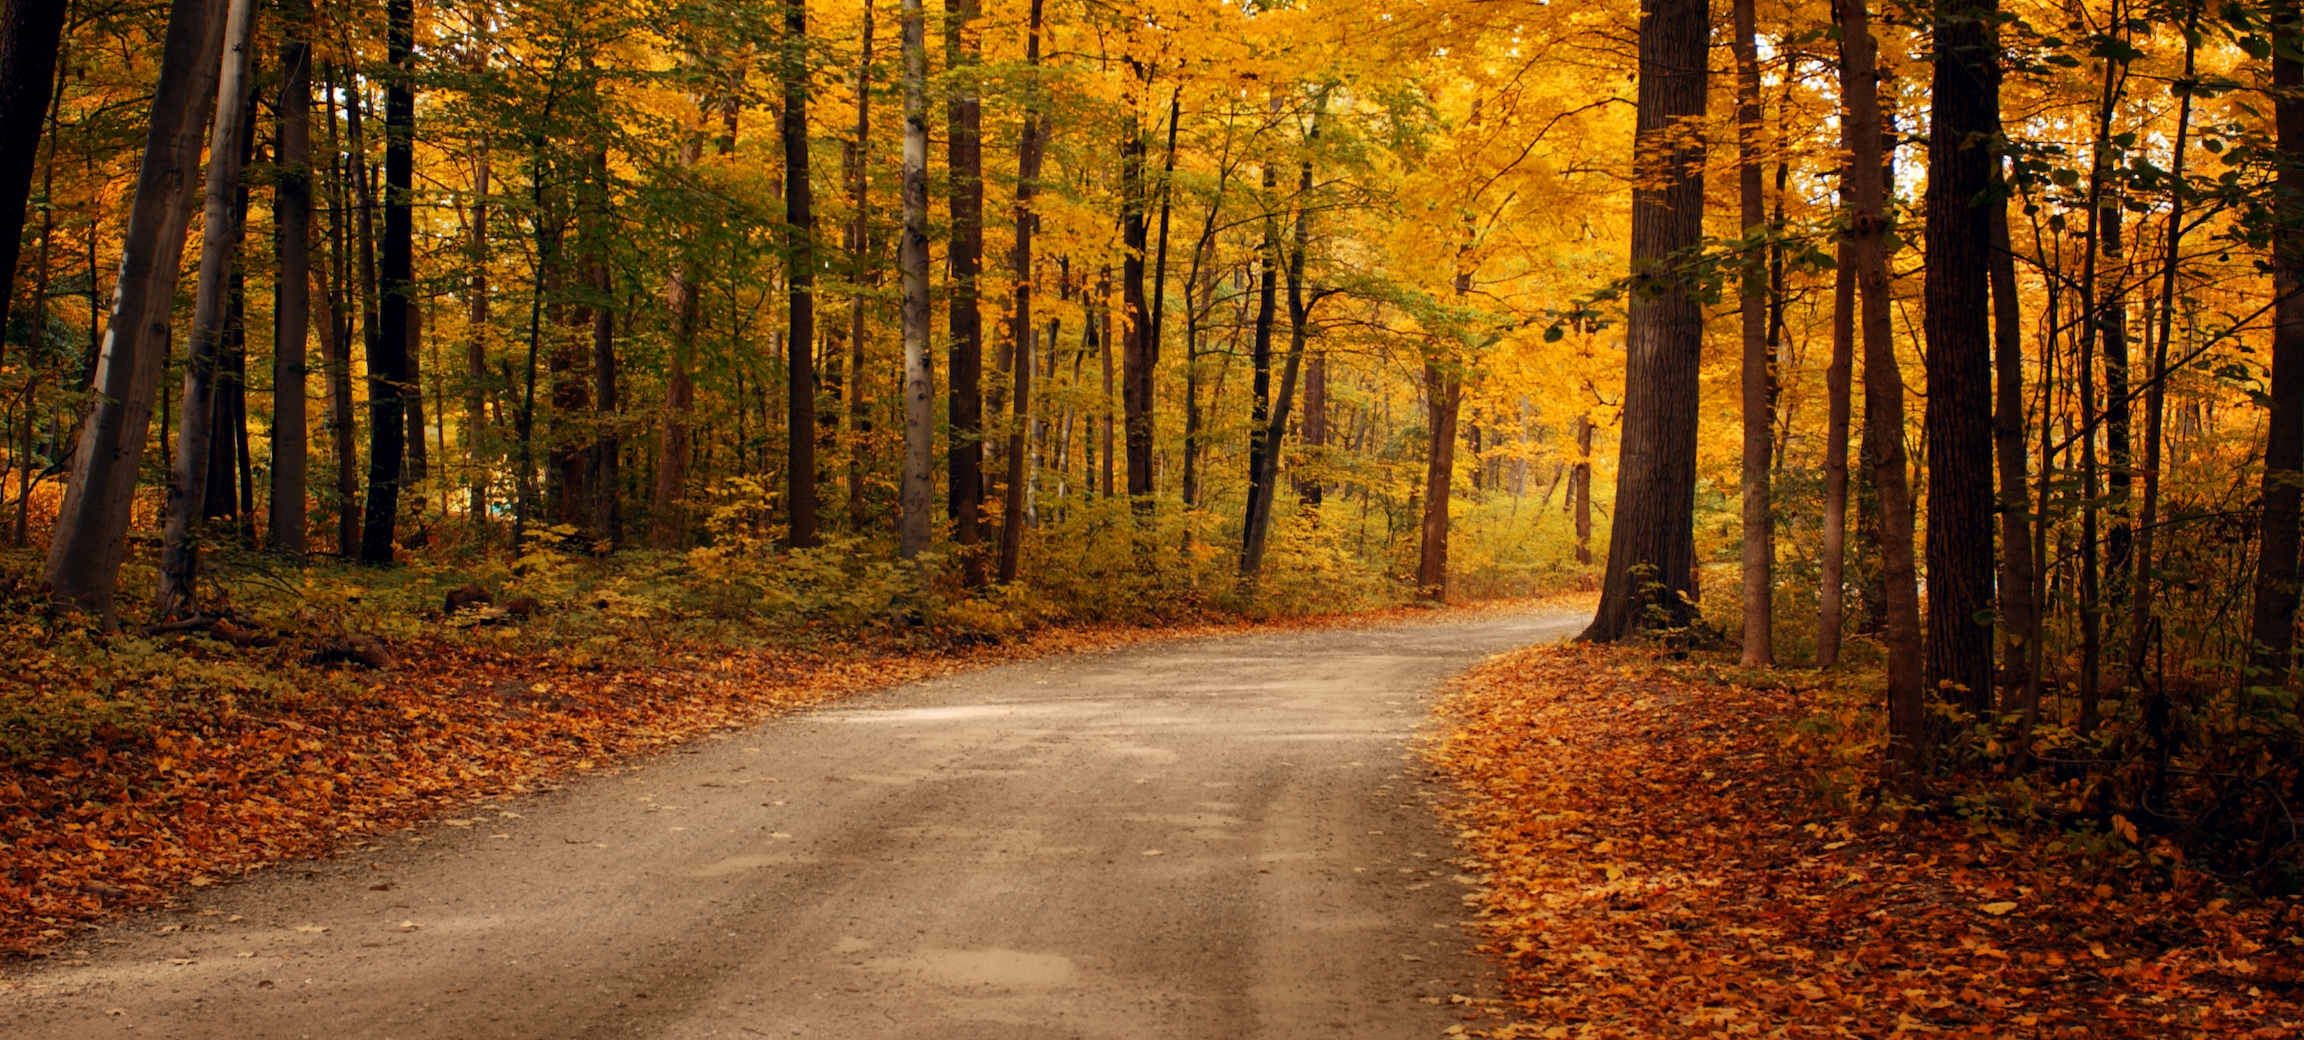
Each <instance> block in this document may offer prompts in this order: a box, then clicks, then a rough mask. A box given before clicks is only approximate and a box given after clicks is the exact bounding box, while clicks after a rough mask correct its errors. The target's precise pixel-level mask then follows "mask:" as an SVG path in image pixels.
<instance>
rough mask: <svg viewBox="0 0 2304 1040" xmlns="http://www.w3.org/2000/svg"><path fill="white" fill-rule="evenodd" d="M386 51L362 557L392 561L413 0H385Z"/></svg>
mask: <svg viewBox="0 0 2304 1040" xmlns="http://www.w3.org/2000/svg"><path fill="white" fill-rule="evenodd" d="M385 15H386V20H387V23H388V25H387V29H386V31H385V41H386V53H387V56H388V58H389V60H390V62H391V66H392V67H391V72H390V76H391V78H390V79H389V80H387V81H386V83H385V85H384V242H383V254H384V255H383V264H382V270H381V271H380V272H379V275H380V280H379V281H378V283H377V286H376V295H377V312H378V314H379V316H380V321H379V328H378V335H377V337H376V349H375V353H373V354H371V355H370V356H369V358H368V401H369V420H368V501H367V502H366V506H367V522H366V524H364V525H363V526H362V528H361V532H360V562H362V563H366V564H371V565H378V564H388V563H391V562H392V556H393V543H394V541H395V537H394V535H395V532H396V531H397V528H398V523H399V519H400V483H401V472H400V470H401V453H402V451H403V450H404V449H405V448H406V443H405V437H404V433H405V431H406V424H405V422H404V417H405V414H406V410H407V404H406V397H407V394H408V391H409V389H410V388H409V385H408V383H409V373H408V358H409V350H408V345H409V335H408V301H409V299H410V277H411V275H412V273H413V270H412V268H413V261H414V257H415V254H414V252H413V249H414V238H413V231H414V228H415V225H414V222H413V220H412V216H413V212H414V211H413V208H412V205H411V203H412V202H413V200H412V199H411V198H410V197H409V195H410V190H411V188H412V187H413V182H414V174H415V156H416V152H415V144H416V141H415V138H416V80H415V71H416V70H415V67H414V54H415V42H416V8H415V3H414V0H387V2H386V4H385Z"/></svg>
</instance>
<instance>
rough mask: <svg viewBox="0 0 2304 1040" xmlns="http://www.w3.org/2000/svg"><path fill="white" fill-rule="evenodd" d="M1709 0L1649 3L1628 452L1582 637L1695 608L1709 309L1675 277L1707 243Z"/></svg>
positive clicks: (1644, 3)
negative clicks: (1699, 380)
mask: <svg viewBox="0 0 2304 1040" xmlns="http://www.w3.org/2000/svg"><path fill="white" fill-rule="evenodd" d="M1710 30H1711V13H1710V11H1709V9H1708V8H1707V6H1706V0H1641V5H1640V44H1639V51H1640V57H1639V77H1640V85H1639V99H1638V112H1637V115H1636V116H1635V122H1636V125H1637V138H1636V140H1635V143H1634V146H1633V148H1634V158H1633V162H1634V165H1635V168H1636V169H1637V170H1638V176H1637V179H1636V181H1635V185H1634V187H1633V189H1632V279H1633V283H1634V288H1633V295H1632V301H1631V303H1630V305H1629V306H1628V307H1627V308H1626V311H1627V313H1626V318H1625V341H1624V344H1625V360H1624V420H1623V430H1624V435H1623V443H1622V447H1621V448H1620V461H1619V462H1618V465H1617V471H1616V514H1615V516H1614V517H1613V518H1612V521H1611V523H1610V525H1609V534H1608V569H1607V573H1606V576H1605V577H1604V578H1603V579H1602V581H1601V585H1600V607H1599V610H1598V612H1597V613H1596V614H1594V616H1593V618H1592V624H1591V625H1590V626H1588V627H1586V628H1585V630H1584V633H1583V635H1581V636H1579V637H1578V638H1580V639H1587V640H1594V641H1599V642H1612V641H1615V640H1618V639H1623V638H1625V637H1627V636H1630V635H1632V634H1634V633H1636V632H1638V631H1639V630H1640V629H1642V628H1644V627H1646V626H1647V625H1648V624H1649V623H1650V618H1649V615H1650V613H1651V612H1652V611H1658V612H1661V614H1662V616H1663V617H1665V618H1667V619H1670V620H1671V621H1672V622H1673V623H1678V622H1679V621H1680V620H1682V619H1685V618H1686V617H1687V616H1688V614H1689V613H1690V611H1691V609H1692V605H1691V603H1690V602H1689V600H1688V599H1687V597H1688V596H1690V595H1691V594H1692V593H1693V592H1694V582H1693V578H1694V570H1695V566H1696V542H1695V529H1694V511H1695V497H1696V369H1697V362H1698V359H1699V354H1700V353H1701V348H1702V339H1703V331H1704V322H1703V310H1702V307H1701V306H1700V305H1699V304H1698V303H1697V301H1696V298H1695V296H1694V295H1693V294H1692V289H1693V286H1692V285H1691V284H1690V282H1689V280H1688V279H1687V278H1686V277H1685V276H1684V275H1683V274H1682V273H1681V272H1680V271H1679V270H1677V269H1676V267H1675V264H1676V262H1677V258H1678V255H1679V254H1681V253H1682V252H1683V251H1684V250H1688V249H1690V248H1691V247H1693V246H1695V245H1696V243H1697V241H1698V239H1700V238H1701V237H1702V235H1703V200H1704V174H1703V171H1702V169H1701V167H1700V165H1699V163H1700V162H1701V160H1702V156H1703V148H1702V144H1701V142H1700V140H1699V139H1698V127H1697V125H1696V124H1697V122H1698V121H1699V120H1701V119H1702V118H1703V116H1704V102H1705V82H1704V81H1705V59H1704V52H1705V41H1706V37H1707V36H1708V35H1709V33H1710Z"/></svg>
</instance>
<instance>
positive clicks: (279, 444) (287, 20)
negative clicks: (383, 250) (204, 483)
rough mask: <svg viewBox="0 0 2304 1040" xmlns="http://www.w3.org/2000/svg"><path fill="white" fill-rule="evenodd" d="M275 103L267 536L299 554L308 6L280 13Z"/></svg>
mask: <svg viewBox="0 0 2304 1040" xmlns="http://www.w3.org/2000/svg"><path fill="white" fill-rule="evenodd" d="M281 33H282V38H281V43H280V97H279V100H278V101H277V102H276V103H275V104H274V105H273V112H274V115H275V122H274V129H273V135H274V137H275V139H276V140H275V143H274V146H273V157H274V162H275V164H276V165H277V166H278V167H279V172H278V173H277V174H275V177H274V180H273V182H272V229H273V243H274V244H273V250H274V252H275V254H276V256H277V257H278V263H279V271H278V276H277V277H276V278H274V279H273V286H272V292H273V303H272V315H273V322H272V498H271V507H272V508H271V516H270V517H269V518H268V520H267V522H266V523H265V534H266V538H267V540H268V541H269V542H270V544H271V546H272V550H273V551H274V552H277V553H280V554H281V555H284V556H289V557H300V556H302V555H304V549H305V539H304V499H305V491H306V483H307V479H308V475H309V472H310V461H311V459H310V455H309V442H308V437H309V432H308V426H309V424H308V422H307V420H306V418H305V407H304V405H305V400H304V393H305V375H306V372H305V357H306V356H307V355H306V343H307V336H308V335H309V334H310V332H311V329H312V43H311V39H312V4H311V0H287V2H286V3H284V4H283V5H282V7H281Z"/></svg>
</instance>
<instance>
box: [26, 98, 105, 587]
mask: <svg viewBox="0 0 2304 1040" xmlns="http://www.w3.org/2000/svg"><path fill="white" fill-rule="evenodd" d="M59 60H61V56H60V57H59ZM55 82H56V88H55V90H54V91H53V92H51V93H50V95H49V99H48V159H47V162H46V163H44V164H43V167H44V168H43V169H42V171H41V174H40V180H41V188H40V191H41V194H42V195H44V196H46V197H48V198H54V197H55V187H56V124H57V119H58V117H59V116H60V115H62V112H63V108H64V78H63V77H61V76H58V77H55ZM91 235H93V229H91ZM55 240H56V207H54V206H43V207H41V209H40V251H39V253H38V254H37V257H36V259H34V261H33V263H34V265H35V266H34V268H33V270H34V272H35V273H34V274H33V276H32V327H33V328H35V329H45V328H47V327H48V299H49V295H48V294H49V281H48V272H49V270H50V266H49V261H50V256H51V253H52V252H53V250H54V247H55ZM89 274H90V282H89V286H90V288H94V286H95V282H94V274H95V272H94V271H90V272H89ZM90 315H91V318H93V315H94V308H93V306H91V308H90ZM26 368H28V369H31V374H30V375H29V376H28V377H26V379H25V380H24V388H23V390H22V393H23V399H24V408H23V420H22V422H21V424H20V429H21V430H22V431H23V432H22V433H21V434H19V435H18V438H17V441H16V529H15V531H14V533H13V536H12V537H11V538H10V539H9V544H11V545H13V546H15V547H16V548H19V549H21V548H23V547H24V545H25V540H26V538H27V536H28V534H29V531H28V530H27V528H28V527H29V526H30V522H31V518H32V515H31V514H32V469H33V466H32V430H33V426H34V425H35V423H36V421H37V419H38V417H39V409H38V408H37V407H35V402H36V401H37V399H38V392H39V389H40V383H41V379H40V374H39V371H38V370H37V369H32V366H26ZM50 414H51V415H53V414H55V413H54V412H51V413H50ZM50 426H51V429H53V426H54V420H53V419H51V420H50Z"/></svg>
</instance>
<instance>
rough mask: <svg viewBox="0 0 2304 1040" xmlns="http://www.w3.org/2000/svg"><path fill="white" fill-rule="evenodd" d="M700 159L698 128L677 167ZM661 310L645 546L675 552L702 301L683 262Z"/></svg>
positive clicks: (681, 524)
mask: <svg viewBox="0 0 2304 1040" xmlns="http://www.w3.org/2000/svg"><path fill="white" fill-rule="evenodd" d="M703 158H704V138H703V136H702V131H701V129H699V130H696V131H694V132H692V133H691V134H690V136H689V138H688V139H687V140H685V141H682V142H681V143H680V160H679V161H680V165H681V167H682V168H683V169H686V168H690V167H693V166H695V165H696V163H697V162H698V161H700V160H702V159H703ZM664 304H665V309H666V310H669V311H671V312H672V352H671V353H672V356H671V357H670V358H669V359H668V364H667V365H666V367H665V372H664V424H663V427H662V429H661V435H660V436H659V437H658V439H657V442H656V487H655V489H654V492H655V493H654V495H653V496H652V497H651V499H650V502H649V510H648V512H649V517H648V523H649V531H648V540H649V542H650V544H652V545H654V546H655V547H656V548H658V549H667V550H670V549H679V548H682V547H684V546H685V545H686V544H687V541H688V529H687V516H686V510H685V509H684V508H683V505H682V501H681V500H682V499H683V498H684V497H685V495H686V492H687V488H688V453H689V450H690V444H689V438H690V432H689V426H688V410H689V409H690V408H691V407H693V406H694V404H695V400H696V385H695V383H694V382H693V381H692V380H691V379H690V377H689V368H690V364H691V361H692V359H693V357H694V355H695V352H696V321H697V318H698V317H699V316H701V314H702V300H701V299H700V298H699V295H698V292H697V285H696V280H695V275H694V273H693V271H692V270H691V268H690V262H689V260H688V258H685V257H683V258H682V259H681V261H680V263H679V264H677V265H676V266H674V267H673V269H672V275H671V277H670V278H669V279H667V280H666V283H665V286H664Z"/></svg>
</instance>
